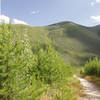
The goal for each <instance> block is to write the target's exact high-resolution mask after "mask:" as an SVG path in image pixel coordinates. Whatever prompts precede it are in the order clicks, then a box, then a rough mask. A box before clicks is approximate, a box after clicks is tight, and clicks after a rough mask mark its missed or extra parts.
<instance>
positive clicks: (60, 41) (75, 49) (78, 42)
mask: <svg viewBox="0 0 100 100" xmlns="http://www.w3.org/2000/svg"><path fill="white" fill-rule="evenodd" d="M13 29H15V30H16V31H18V32H19V33H20V34H21V35H22V37H23V35H24V34H27V35H28V37H29V40H30V42H31V45H35V44H36V43H37V42H40V43H42V44H47V43H48V38H49V39H51V40H52V41H53V44H54V46H55V49H56V50H57V51H58V52H59V54H60V56H61V57H62V58H63V59H64V61H65V63H66V64H71V65H83V64H84V63H85V61H86V60H87V59H89V58H90V57H91V56H92V57H93V56H100V35H99V34H100V25H96V26H93V27H87V26H83V25H79V24H76V23H74V22H70V21H66V22H59V23H55V24H51V25H48V26H41V27H33V26H27V25H13Z"/></svg>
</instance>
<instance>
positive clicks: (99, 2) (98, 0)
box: [91, 0, 100, 6]
mask: <svg viewBox="0 0 100 100" xmlns="http://www.w3.org/2000/svg"><path fill="white" fill-rule="evenodd" d="M95 4H100V0H95V1H94V2H91V6H94V5H95Z"/></svg>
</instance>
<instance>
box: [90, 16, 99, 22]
mask: <svg viewBox="0 0 100 100" xmlns="http://www.w3.org/2000/svg"><path fill="white" fill-rule="evenodd" d="M91 19H93V20H94V21H96V22H100V16H91Z"/></svg>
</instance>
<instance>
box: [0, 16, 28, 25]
mask: <svg viewBox="0 0 100 100" xmlns="http://www.w3.org/2000/svg"><path fill="white" fill-rule="evenodd" d="M10 20H12V23H13V24H25V25H28V23H26V22H24V21H21V20H18V19H15V18H13V19H10V18H9V17H8V16H5V15H0V22H1V23H2V22H5V23H6V24H9V23H10Z"/></svg>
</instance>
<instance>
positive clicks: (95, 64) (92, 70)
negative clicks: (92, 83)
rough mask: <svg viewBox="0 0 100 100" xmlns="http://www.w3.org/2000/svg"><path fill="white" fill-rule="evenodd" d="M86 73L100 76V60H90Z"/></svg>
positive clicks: (85, 69)
mask: <svg viewBox="0 0 100 100" xmlns="http://www.w3.org/2000/svg"><path fill="white" fill-rule="evenodd" d="M84 73H85V74H86V75H96V76H100V60H98V59H97V58H95V59H94V60H91V59H90V60H89V61H88V62H87V63H86V64H85V68H84Z"/></svg>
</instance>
